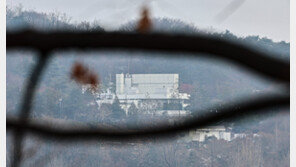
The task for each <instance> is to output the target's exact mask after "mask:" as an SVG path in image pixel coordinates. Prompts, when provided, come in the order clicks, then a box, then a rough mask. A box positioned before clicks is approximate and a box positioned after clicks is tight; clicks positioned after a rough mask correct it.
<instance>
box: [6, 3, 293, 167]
mask: <svg viewBox="0 0 296 167" xmlns="http://www.w3.org/2000/svg"><path fill="white" fill-rule="evenodd" d="M6 18H7V29H8V30H13V29H14V28H20V27H21V28H28V27H29V28H35V29H39V30H54V29H69V30H87V31H92V30H103V29H102V28H100V26H99V25H97V24H95V23H88V22H82V23H78V24H72V23H71V22H70V19H69V18H68V17H66V16H65V15H63V14H45V13H37V12H34V11H25V10H22V9H21V8H17V9H7V16H6ZM152 25H153V27H154V28H155V31H161V30H162V31H166V32H170V33H189V34H194V33H207V35H213V36H216V37H217V36H218V37H220V38H223V39H228V40H235V41H237V42H241V43H244V44H246V45H248V46H249V47H256V48H257V49H260V51H266V52H270V53H277V55H279V56H280V57H279V58H281V59H285V60H289V56H290V52H289V47H290V46H289V45H290V44H289V43H286V42H273V41H272V40H270V39H268V38H260V37H259V36H247V37H237V36H235V35H233V34H232V33H231V32H229V31H226V32H224V33H213V32H202V31H200V30H198V29H197V28H195V27H193V26H191V25H187V24H185V23H183V22H182V21H180V20H171V19H154V20H153V23H152ZM133 28H134V23H133V22H131V23H128V24H127V25H125V26H123V27H122V28H120V30H124V31H131V30H133ZM7 54H8V55H9V56H7V70H6V71H7V83H6V87H7V92H6V93H7V99H6V101H7V114H8V115H13V114H16V113H17V109H18V105H19V104H18V102H19V100H20V97H21V93H22V92H23V85H24V84H25V79H26V78H27V76H28V74H29V73H30V68H31V65H34V63H35V59H34V58H32V57H31V56H30V55H31V54H34V53H31V52H25V51H18V52H8V53H7ZM152 54H153V56H155V57H159V58H153V57H151V55H152ZM60 55H61V57H60ZM64 55H67V56H66V57H65V56H64ZM80 55H84V57H83V62H84V63H86V64H88V65H89V66H90V67H91V68H93V70H94V71H96V72H97V73H98V74H99V76H100V78H101V87H107V86H108V83H109V82H110V75H111V76H112V78H111V81H113V82H114V81H115V78H114V74H116V73H127V72H130V73H178V74H179V76H180V84H181V85H182V84H186V85H189V87H191V88H192V89H191V90H190V92H189V93H190V94H191V99H190V101H191V102H190V103H191V105H190V107H189V108H190V110H192V111H196V110H201V109H207V108H209V107H210V106H217V107H221V106H223V105H224V104H225V103H227V102H231V101H234V100H238V99H239V98H242V97H244V96H250V95H259V94H260V93H262V92H268V91H276V88H277V85H274V84H272V83H269V82H267V81H262V80H260V81H257V80H256V79H257V78H256V76H252V75H250V74H249V73H246V72H245V71H243V70H238V69H237V67H236V66H234V65H232V64H224V63H221V62H219V61H214V60H210V61H207V60H204V59H196V60H195V59H194V60H193V59H183V58H182V59H170V60H168V59H167V58H164V56H169V55H168V54H167V53H144V52H136V53H135V52H128V51H126V52H125V51H124V52H120V53H118V52H107V51H102V52H88V53H80V52H74V51H71V52H67V53H65V52H58V53H55V57H53V58H52V59H51V61H50V64H49V65H48V67H47V69H46V72H45V74H44V75H43V77H42V81H41V84H40V86H39V88H38V92H37V96H36V98H35V101H34V108H33V114H32V115H31V117H33V118H44V117H50V118H59V119H62V120H74V121H77V122H83V123H84V124H85V123H88V122H95V124H92V125H96V124H97V123H102V124H107V125H108V126H110V127H112V128H114V127H116V126H115V125H114V126H113V124H112V121H114V120H120V119H121V118H124V117H125V114H124V111H123V110H122V109H121V108H120V106H119V101H118V98H116V100H115V102H114V103H113V104H103V105H101V106H100V108H99V109H98V106H97V104H96V102H95V99H94V96H93V95H92V94H91V93H90V92H85V93H82V91H81V86H80V85H78V84H76V83H75V82H74V81H72V80H71V79H70V69H71V65H72V64H73V63H74V62H75V61H76V60H77V59H78V58H77V56H80ZM93 55H96V56H93ZM183 55H184V54H182V53H179V57H182V56H183ZM80 60H81V59H80ZM113 87H114V86H113ZM165 107H166V108H167V109H177V108H179V107H180V106H179V105H178V104H167V105H166V106H165ZM128 112H129V113H130V114H131V117H130V118H132V120H135V122H136V123H135V124H136V125H137V126H141V125H148V126H151V127H154V126H156V125H157V124H158V123H159V122H161V123H163V122H165V123H168V122H169V121H170V120H168V119H160V118H152V117H151V118H149V117H145V118H143V117H140V116H139V114H138V113H139V110H138V109H137V108H136V106H135V105H134V104H132V105H131V106H130V108H129V109H128ZM208 112H216V111H208ZM196 114H201V113H196ZM152 119H153V121H151V120H152ZM252 120H256V122H254V121H251V122H250V120H248V121H249V122H248V124H243V121H242V122H241V124H240V126H235V127H234V126H233V125H231V124H230V125H229V126H230V127H232V128H233V130H236V131H237V132H241V133H246V134H248V137H246V138H241V139H236V140H233V141H231V142H226V141H223V140H216V139H215V138H214V139H209V140H208V141H207V142H205V143H196V142H185V141H180V142H179V141H178V142H176V141H170V142H166V143H165V144H163V143H161V145H158V144H157V143H158V141H157V140H156V139H153V138H152V139H150V140H149V141H146V143H144V142H143V141H140V142H135V143H128V146H129V147H124V148H122V147H118V146H117V145H116V144H115V143H111V144H110V143H104V142H98V141H93V142H90V143H87V144H84V145H81V146H75V147H70V148H68V146H65V145H59V144H58V143H56V142H52V143H51V144H48V145H46V144H43V145H42V146H39V145H38V148H40V149H39V151H38V152H37V153H36V154H37V155H38V156H37V155H36V157H35V159H34V160H36V161H35V163H34V164H35V165H36V166H44V164H42V163H46V164H47V166H168V167H173V166H182V165H184V166H189V167H190V166H289V153H290V151H289V142H290V140H289V131H290V127H289V117H287V116H285V117H282V116H281V115H276V116H273V117H269V118H268V119H252ZM121 121H122V122H123V123H126V122H125V121H128V122H130V121H131V119H130V120H129V118H127V119H126V120H125V119H122V120H121ZM110 122H111V123H110ZM151 122H152V123H151ZM125 126H127V127H129V128H130V127H132V126H131V125H130V124H128V123H127V124H124V125H123V126H121V127H120V128H126V127H125ZM254 132H258V133H257V134H258V135H259V137H254V136H253V134H254ZM143 143H144V144H143ZM33 147H34V146H33ZM47 153H48V155H46V156H45V157H47V159H48V161H49V162H48V161H43V160H40V159H42V156H39V155H43V154H47ZM57 153H59V154H57ZM30 160H32V159H30ZM34 160H32V162H33V161H34ZM38 160H39V161H38ZM8 161H9V160H8ZM8 163H9V162H8ZM27 166H33V164H32V163H30V162H27Z"/></svg>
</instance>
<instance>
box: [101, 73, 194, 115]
mask: <svg viewBox="0 0 296 167" xmlns="http://www.w3.org/2000/svg"><path fill="white" fill-rule="evenodd" d="M178 88H179V74H116V90H115V92H112V91H111V88H108V89H107V90H106V91H105V92H102V93H99V94H98V95H97V103H98V105H99V106H100V105H101V104H103V103H109V104H111V103H113V101H114V100H115V98H116V97H117V98H118V100H119V102H120V106H121V108H122V109H124V111H125V112H126V114H127V115H128V114H129V113H128V110H129V108H130V106H131V105H132V104H134V105H135V106H136V107H137V108H138V110H139V111H140V112H141V113H143V114H156V115H161V114H168V115H171V116H184V115H186V114H188V113H189V111H188V110H187V109H186V108H187V106H188V105H189V102H188V101H189V98H190V95H189V94H187V93H180V92H179V90H178Z"/></svg>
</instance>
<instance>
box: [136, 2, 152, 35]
mask: <svg viewBox="0 0 296 167" xmlns="http://www.w3.org/2000/svg"><path fill="white" fill-rule="evenodd" d="M151 27H152V23H151V19H150V16H149V10H148V8H147V7H146V6H145V7H143V9H142V13H141V19H140V20H139V22H138V27H137V31H138V32H141V33H147V32H148V31H149V30H150V29H151Z"/></svg>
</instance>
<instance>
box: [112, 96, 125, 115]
mask: <svg viewBox="0 0 296 167" xmlns="http://www.w3.org/2000/svg"><path fill="white" fill-rule="evenodd" d="M111 109H112V116H113V117H114V118H120V117H123V116H125V112H124V110H123V109H122V108H121V107H120V103H119V99H118V97H117V96H116V97H115V99H114V102H113V103H112V106H111Z"/></svg>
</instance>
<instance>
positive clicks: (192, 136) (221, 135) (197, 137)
mask: <svg viewBox="0 0 296 167" xmlns="http://www.w3.org/2000/svg"><path fill="white" fill-rule="evenodd" d="M208 137H215V138H217V139H218V140H220V139H223V140H226V141H231V132H228V131H226V128H225V127H224V126H208V127H205V128H201V129H196V130H192V131H190V132H189V136H188V140H189V141H198V142H204V141H205V140H206V138H208Z"/></svg>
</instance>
